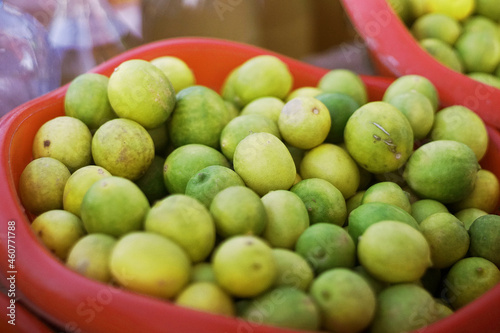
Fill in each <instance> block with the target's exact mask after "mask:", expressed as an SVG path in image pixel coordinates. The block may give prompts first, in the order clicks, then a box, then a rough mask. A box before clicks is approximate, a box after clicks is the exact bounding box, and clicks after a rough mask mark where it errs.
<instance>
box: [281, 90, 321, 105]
mask: <svg viewBox="0 0 500 333" xmlns="http://www.w3.org/2000/svg"><path fill="white" fill-rule="evenodd" d="M321 93H323V91H322V90H321V89H319V88H318V87H300V88H296V89H294V90H292V91H291V92H290V93H289V94H288V96H286V98H285V102H289V101H291V100H292V99H294V98H295V97H316V96H318V95H319V94H321Z"/></svg>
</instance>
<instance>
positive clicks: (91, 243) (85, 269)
mask: <svg viewBox="0 0 500 333" xmlns="http://www.w3.org/2000/svg"><path fill="white" fill-rule="evenodd" d="M115 244H116V239H115V238H114V237H112V236H109V235H105V234H89V235H85V236H83V237H82V238H80V239H79V240H78V241H77V242H76V243H75V244H74V245H73V247H72V248H71V250H70V251H69V253H68V257H67V259H66V266H67V267H69V268H70V269H72V270H74V271H76V272H78V273H79V274H82V275H83V276H86V277H88V278H90V279H94V280H97V281H101V282H105V283H109V282H111V272H110V270H109V258H110V256H111V251H112V250H113V247H114V246H115Z"/></svg>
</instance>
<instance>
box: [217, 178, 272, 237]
mask: <svg viewBox="0 0 500 333" xmlns="http://www.w3.org/2000/svg"><path fill="white" fill-rule="evenodd" d="M210 213H211V214H212V217H213V218H214V222H215V228H216V231H217V234H218V235H220V236H221V237H223V238H228V237H231V236H236V235H256V236H258V235H261V234H262V232H263V231H264V229H265V227H266V224H267V213H266V209H265V207H264V204H263V202H262V201H261V199H260V197H259V195H257V193H255V192H254V191H252V190H251V189H250V188H248V187H246V186H231V187H228V188H225V189H223V190H222V191H220V192H218V193H217V194H216V195H215V197H214V198H213V200H212V203H211V204H210Z"/></svg>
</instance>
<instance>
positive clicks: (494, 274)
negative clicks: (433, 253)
mask: <svg viewBox="0 0 500 333" xmlns="http://www.w3.org/2000/svg"><path fill="white" fill-rule="evenodd" d="M446 281H447V285H446V287H447V288H446V290H445V295H444V296H445V297H446V299H447V300H448V302H449V303H450V304H451V306H452V307H453V308H454V309H455V310H458V309H460V308H462V307H464V306H466V305H467V304H469V303H471V302H472V301H474V300H475V299H477V298H478V297H480V296H481V295H483V294H484V293H486V292H487V291H488V290H490V289H491V288H493V287H495V286H496V285H497V284H498V282H500V270H499V269H498V267H497V266H496V265H495V264H494V263H492V262H491V261H489V260H487V259H484V258H481V257H467V258H463V259H461V260H459V261H458V262H456V263H455V264H454V265H453V266H452V267H451V268H450V270H449V271H448V274H447V275H446Z"/></svg>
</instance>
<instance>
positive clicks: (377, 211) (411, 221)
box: [348, 202, 419, 244]
mask: <svg viewBox="0 0 500 333" xmlns="http://www.w3.org/2000/svg"><path fill="white" fill-rule="evenodd" d="M384 220H392V221H400V222H403V223H406V224H408V225H409V226H411V227H413V228H415V229H416V230H419V227H418V223H417V221H416V220H415V218H413V216H411V215H410V214H409V213H408V212H407V211H405V210H404V209H403V208H401V207H398V206H395V205H392V204H389V203H385V202H370V203H365V204H362V205H360V206H358V207H357V208H355V209H353V210H352V211H351V213H350V214H349V217H348V226H349V235H351V237H352V239H353V240H354V243H355V244H357V243H358V241H359V238H360V237H361V236H362V235H363V233H364V232H365V231H366V229H368V227H369V226H371V225H372V224H375V223H377V222H380V221H384Z"/></svg>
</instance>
